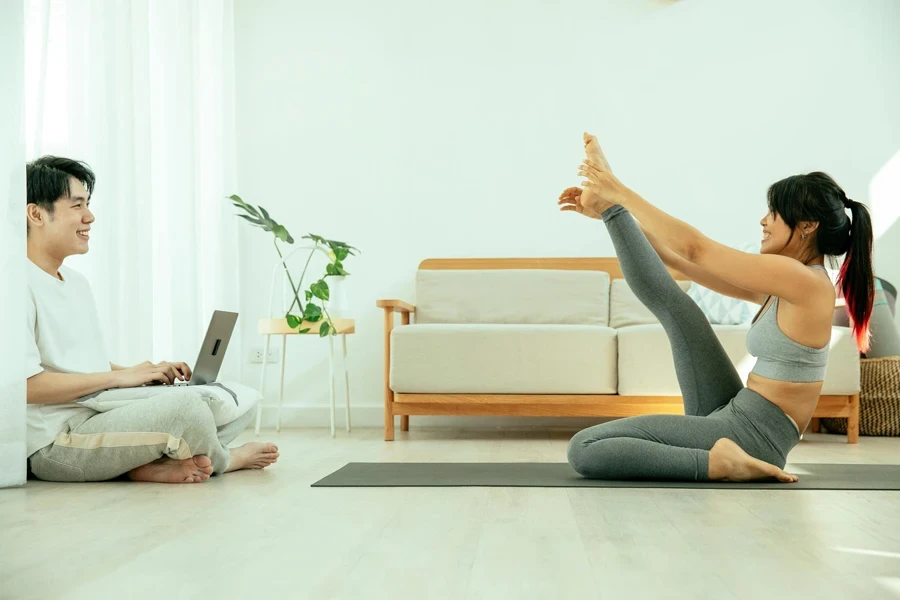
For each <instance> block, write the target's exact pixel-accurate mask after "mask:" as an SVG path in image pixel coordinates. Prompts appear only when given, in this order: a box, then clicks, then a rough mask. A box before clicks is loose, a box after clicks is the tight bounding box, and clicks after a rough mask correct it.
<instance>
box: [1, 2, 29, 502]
mask: <svg viewBox="0 0 900 600" xmlns="http://www.w3.org/2000/svg"><path fill="white" fill-rule="evenodd" d="M24 28H25V15H24V4H23V3H22V2H0V81H2V82H3V85H2V86H0V115H3V118H0V223H2V231H3V239H2V240H0V245H2V246H3V252H2V254H0V281H2V282H3V284H2V289H3V292H2V296H0V340H2V342H0V487H6V486H13V485H21V484H23V483H25V378H24V376H23V375H24V373H25V364H24V361H23V359H22V347H23V344H24V341H25V340H24V338H23V336H24V335H25V327H24V325H23V320H22V315H23V314H24V312H25V293H24V292H25V271H24V268H25V138H24V131H23V129H22V114H23V108H24V106H23V102H22V98H23V88H24V81H23V79H24V69H25V56H24V53H25V34H24Z"/></svg>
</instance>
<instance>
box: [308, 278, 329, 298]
mask: <svg viewBox="0 0 900 600" xmlns="http://www.w3.org/2000/svg"><path fill="white" fill-rule="evenodd" d="M309 291H311V292H312V294H313V296H315V297H316V298H318V299H319V300H328V299H329V298H330V297H331V294H330V291H329V289H328V284H327V283H325V280H324V279H320V280H318V281H317V282H315V283H314V284H312V285H311V286H309Z"/></svg>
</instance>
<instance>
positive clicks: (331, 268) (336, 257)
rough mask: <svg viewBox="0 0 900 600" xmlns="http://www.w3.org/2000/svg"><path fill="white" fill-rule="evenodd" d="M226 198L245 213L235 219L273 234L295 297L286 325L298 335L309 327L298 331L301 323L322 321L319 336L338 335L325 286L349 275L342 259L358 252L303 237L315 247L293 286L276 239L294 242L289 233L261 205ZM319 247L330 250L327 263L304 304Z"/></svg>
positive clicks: (333, 242)
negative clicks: (306, 279) (306, 281)
mask: <svg viewBox="0 0 900 600" xmlns="http://www.w3.org/2000/svg"><path fill="white" fill-rule="evenodd" d="M228 199H229V200H231V202H232V204H234V206H235V207H237V208H239V209H241V210H243V211H244V213H246V214H241V213H238V214H237V216H238V217H241V218H242V219H244V220H246V221H247V222H249V223H250V224H251V225H253V226H254V227H259V228H261V229H263V230H265V231H270V232H272V235H273V239H272V243H273V244H275V251H276V252H278V257H279V258H280V259H281V266H282V267H283V268H284V272H285V274H286V275H287V278H288V282H289V283H290V284H291V289H292V290H293V294H294V299H293V301H292V302H291V305H290V307H288V309H287V313H286V314H285V319H286V320H287V324H288V326H289V327H290V328H291V329H297V330H298V331H297V333H306V332H308V331H309V330H310V329H311V328H310V327H304V328H303V329H299V328H300V326H301V325H303V324H304V323H318V322H319V321H321V320H322V319H325V322H324V323H322V324H321V325H320V326H319V336H320V337H325V336H326V335H329V334H331V335H337V328H336V327H335V325H334V321H332V320H331V316H330V315H329V314H328V308H327V306H326V303H327V302H328V299H329V298H330V297H331V290H330V289H329V287H328V283H327V282H326V279H327V278H329V277H344V276H346V275H349V274H350V273H349V272H347V270H346V269H344V259H346V258H347V257H348V256H350V255H354V256H355V252H354V250H356V251H358V249H357V248H354V247H353V246H350V245H349V244H346V243H344V242H338V241H336V240H329V239H325V238H324V237H322V236H320V235H315V234H313V233H310V234H308V235H304V236H303V238H302V239H305V240H311V241H312V242H313V243H314V246H313V248H312V249H311V250H310V253H309V258H307V259H306V264H305V265H304V266H303V272H302V273H300V278H299V280H297V283H296V284H295V283H294V278H293V276H292V275H291V272H290V270H289V269H288V267H287V264H286V263H285V262H284V255H283V254H282V253H281V248H280V247H279V245H278V242H279V240H281V242H283V243H286V244H293V243H294V238H293V237H291V234H290V233H288V230H287V229H286V228H285V227H284V225H280V224H279V223H277V222H276V221H275V220H274V219H273V218H272V217H271V216H270V215H269V212H268V211H267V210H266V209H265V208H263V207H262V206H256V207H254V206H252V205H251V204H248V203H246V202H244V201H243V200H242V199H241V198H240V196H238V195H236V194H233V195H231V196H229V197H228ZM320 244H321V245H323V246H327V247H328V248H330V250H331V251H330V252H329V255H328V256H329V259H330V262H329V263H328V264H327V265H325V273H324V274H323V275H322V276H321V277H320V278H319V279H317V280H316V281H315V282H313V283H312V284H311V285H310V286H309V288H308V289H306V290H304V291H303V297H304V300H305V304H304V302H301V301H300V290H301V289H302V286H303V278H304V277H305V276H306V271H307V269H308V268H309V263H310V261H311V260H312V257H313V254H314V253H315V252H316V250H317V249H318V248H319V245H320ZM316 300H318V301H319V303H320V304H321V306H320V305H317V304H315V301H316ZM294 307H297V310H296V312H293V311H294Z"/></svg>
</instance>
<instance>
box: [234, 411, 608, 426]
mask: <svg viewBox="0 0 900 600" xmlns="http://www.w3.org/2000/svg"><path fill="white" fill-rule="evenodd" d="M276 413H277V409H276V408H274V407H272V408H268V407H266V408H264V409H263V414H262V423H261V425H260V428H261V429H274V428H275V422H276ZM609 420H611V419H608V418H594V417H507V416H498V417H480V416H478V417H465V416H460V417H458V416H430V415H421V416H418V415H416V416H412V417H410V419H409V422H410V429H412V430H414V429H415V428H416V427H428V428H455V429H461V428H462V429H531V428H535V429H560V430H576V431H577V430H581V429H584V428H585V427H590V426H591V425H596V424H597V423H604V422H606V421H609ZM255 423H256V420H254V421H252V422H251V424H250V426H251V427H253V426H254V425H255ZM350 424H351V426H352V427H365V428H372V427H375V428H379V429H382V428H384V407H383V406H381V405H367V406H351V408H350ZM395 424H396V427H397V429H398V430H399V428H400V417H395ZM334 426H335V429H337V430H344V429H345V426H344V407H343V406H338V407H337V408H336V409H335V412H334ZM281 427H282V429H284V428H301V427H331V417H330V410H329V407H328V406H293V407H289V408H288V407H285V408H282V411H281Z"/></svg>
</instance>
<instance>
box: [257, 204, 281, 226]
mask: <svg viewBox="0 0 900 600" xmlns="http://www.w3.org/2000/svg"><path fill="white" fill-rule="evenodd" d="M259 210H260V211H262V214H263V216H264V217H265V218H266V221H272V217H270V216H269V211H267V210H266V209H264V208H263V207H262V206H260V207H259ZM272 222H273V223H275V221H272ZM275 224H276V225H277V223H275Z"/></svg>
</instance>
